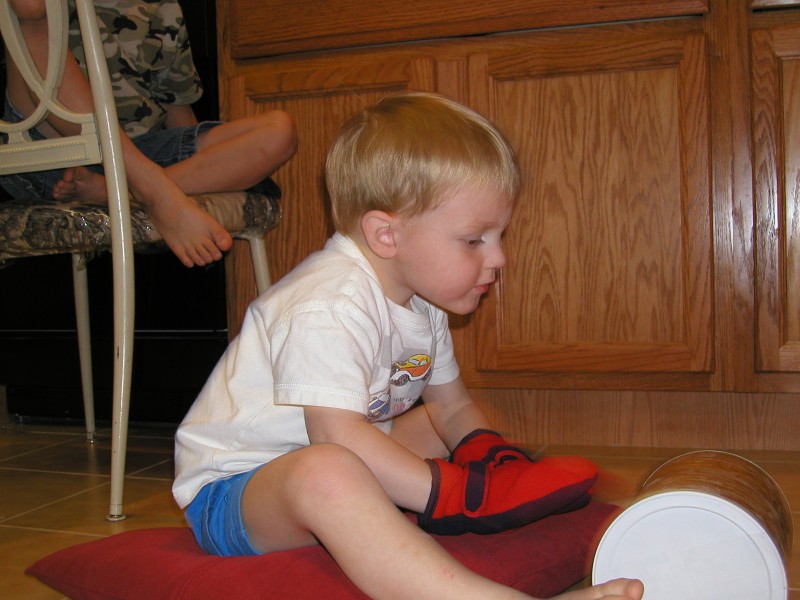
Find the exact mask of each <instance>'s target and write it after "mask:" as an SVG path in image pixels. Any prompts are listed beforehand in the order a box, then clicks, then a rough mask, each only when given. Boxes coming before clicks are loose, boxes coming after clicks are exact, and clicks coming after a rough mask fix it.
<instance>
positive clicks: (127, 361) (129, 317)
mask: <svg viewBox="0 0 800 600" xmlns="http://www.w3.org/2000/svg"><path fill="white" fill-rule="evenodd" d="M132 254H133V253H132V252H131V253H130V255H129V256H128V255H126V254H125V253H124V252H119V253H112V261H113V264H114V266H113V271H114V384H113V394H114V397H113V405H112V422H111V496H110V502H109V510H108V515H106V521H122V520H124V519H125V518H126V516H125V513H124V512H123V511H122V493H123V486H124V483H125V455H126V452H127V446H128V414H129V412H130V399H131V371H132V365H133V337H134V329H133V318H134V290H133V287H134V279H133V256H132Z"/></svg>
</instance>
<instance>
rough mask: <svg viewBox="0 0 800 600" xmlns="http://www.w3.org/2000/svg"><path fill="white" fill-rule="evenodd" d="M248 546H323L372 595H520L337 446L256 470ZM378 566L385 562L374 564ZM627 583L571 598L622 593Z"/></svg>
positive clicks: (246, 513) (248, 507) (249, 498)
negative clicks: (443, 538)
mask: <svg viewBox="0 0 800 600" xmlns="http://www.w3.org/2000/svg"><path fill="white" fill-rule="evenodd" d="M242 515H243V518H244V523H245V526H246V529H247V533H248V536H249V541H250V543H251V545H252V546H253V547H254V548H256V549H257V550H259V551H263V552H269V551H274V550H283V549H288V548H295V547H299V546H305V545H310V544H314V543H317V541H319V543H321V544H323V545H324V546H325V548H326V549H327V550H328V551H329V552H330V553H331V555H332V556H333V558H334V560H336V562H337V563H338V564H339V566H340V567H341V568H342V570H343V571H344V572H345V574H346V575H347V576H348V577H349V578H350V579H351V581H353V583H354V584H355V585H356V586H357V587H358V588H359V589H361V590H362V591H363V592H364V593H366V594H367V595H369V596H370V597H372V598H378V599H381V598H399V599H406V598H421V599H424V598H435V599H437V600H440V599H441V600H446V599H448V598H455V599H458V600H466V599H470V598H482V599H486V598H525V597H527V596H525V595H524V594H522V593H520V592H517V591H515V590H512V589H510V588H506V587H504V586H501V585H499V584H497V583H494V582H492V581H490V580H488V579H485V578H483V577H481V576H479V575H477V574H476V573H473V572H472V571H470V570H468V569H466V568H465V567H464V566H463V565H461V563H459V562H458V561H457V560H455V559H454V558H453V557H452V556H450V554H448V553H447V552H446V551H445V550H444V549H443V548H442V547H441V546H439V544H437V543H436V541H435V540H434V539H433V538H431V537H430V536H428V535H427V534H425V533H424V532H423V531H422V530H420V529H419V528H418V527H416V525H414V524H413V523H412V522H411V521H409V520H408V519H407V518H406V517H405V516H404V515H403V514H402V513H401V512H400V511H399V510H398V509H397V508H396V507H395V506H394V504H393V503H392V501H391V500H390V499H389V497H388V496H387V495H386V493H385V492H384V491H383V488H382V487H381V486H380V484H379V483H378V481H377V479H376V478H375V477H374V475H373V474H372V472H371V471H370V470H369V468H368V467H367V465H366V464H365V463H364V462H363V461H362V460H361V459H360V458H358V457H357V456H356V455H355V454H354V453H352V452H350V451H349V450H347V449H345V448H343V447H341V446H336V445H331V444H320V445H313V446H310V447H308V448H304V449H302V450H298V451H296V452H293V453H290V454H287V455H285V456H283V457H281V458H280V459H277V460H275V461H273V462H271V463H269V464H267V465H266V466H264V467H262V468H261V469H259V471H258V472H256V474H255V475H254V476H253V477H252V479H250V481H249V483H248V484H247V487H246V488H245V491H244V495H243V497H242ZM376 565H383V567H378V568H376ZM625 585H626V584H625V583H619V582H617V583H615V584H613V585H610V584H609V585H608V589H607V590H604V589H603V588H591V589H588V590H580V591H579V592H573V595H572V596H571V598H573V600H578V599H587V600H589V599H592V598H603V597H609V598H612V597H614V596H610V595H607V594H608V593H609V592H614V593H616V594H618V596H616V597H619V598H629V599H633V600H637V599H638V598H639V597H640V595H639V596H637V595H635V594H630V595H627V596H626V595H624V593H625Z"/></svg>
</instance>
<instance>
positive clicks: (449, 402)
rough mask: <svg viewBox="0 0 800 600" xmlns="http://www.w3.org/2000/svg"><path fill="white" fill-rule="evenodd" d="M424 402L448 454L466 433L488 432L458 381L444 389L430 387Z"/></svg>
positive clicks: (448, 384) (487, 425)
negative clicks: (479, 430)
mask: <svg viewBox="0 0 800 600" xmlns="http://www.w3.org/2000/svg"><path fill="white" fill-rule="evenodd" d="M423 399H424V401H425V404H424V406H425V409H426V410H427V411H428V417H429V418H430V420H431V424H432V425H433V428H434V429H435V430H436V433H437V434H439V437H440V438H442V441H443V442H444V443H445V445H446V446H447V448H448V449H449V450H450V451H452V450H453V449H454V448H455V447H456V445H458V443H459V442H460V441H461V440H462V439H464V436H466V435H468V434H469V433H471V432H473V431H475V430H476V429H488V428H489V421H488V420H487V418H486V416H485V415H484V414H483V411H482V410H481V409H480V407H478V405H477V404H475V402H474V401H473V400H472V397H471V396H470V393H469V390H467V386H465V385H464V382H463V381H462V379H461V378H460V377H458V378H456V379H455V380H453V381H451V382H450V383H445V384H444V385H429V386H428V387H427V388H425V392H424V394H423Z"/></svg>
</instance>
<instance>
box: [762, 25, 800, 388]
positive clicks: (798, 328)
mask: <svg viewBox="0 0 800 600" xmlns="http://www.w3.org/2000/svg"><path fill="white" fill-rule="evenodd" d="M774 19H775V15H769V19H768V20H767V22H766V23H764V25H763V26H758V24H757V26H756V27H755V28H754V29H753V31H752V35H751V41H752V85H753V174H754V197H755V208H756V211H755V212H756V224H755V238H756V239H755V248H756V257H757V259H756V265H755V266H756V342H757V352H756V359H757V362H756V369H757V370H758V371H764V372H770V371H777V372H796V373H797V372H800V15H799V14H796V13H794V12H790V13H781V15H780V17H779V20H778V22H777V24H774V23H775V21H774Z"/></svg>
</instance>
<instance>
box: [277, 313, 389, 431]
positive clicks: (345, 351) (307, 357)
mask: <svg viewBox="0 0 800 600" xmlns="http://www.w3.org/2000/svg"><path fill="white" fill-rule="evenodd" d="M378 331H379V328H378V327H377V326H376V323H374V322H373V320H372V319H371V318H370V317H369V316H368V315H366V314H364V313H359V312H358V311H357V310H355V309H353V310H351V311H347V310H331V309H324V310H322V309H320V310H316V309H311V310H303V311H301V312H298V313H296V314H294V315H292V316H291V317H290V318H288V319H286V320H284V321H283V322H281V323H279V324H277V325H276V326H275V327H273V331H272V332H271V333H270V334H269V344H270V353H271V359H270V362H271V365H272V369H273V381H274V400H275V404H289V405H299V406H327V407H331V408H342V409H346V410H352V411H356V412H359V413H362V414H364V415H366V414H367V412H368V408H369V401H370V393H369V387H370V382H371V381H372V379H373V377H374V375H375V372H376V365H377V363H378V360H379V353H380V351H379V348H380V336H379V334H378Z"/></svg>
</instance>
